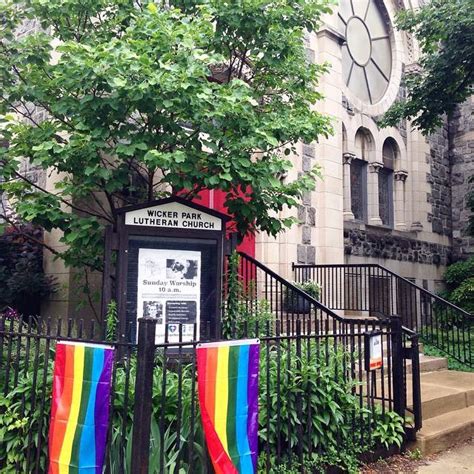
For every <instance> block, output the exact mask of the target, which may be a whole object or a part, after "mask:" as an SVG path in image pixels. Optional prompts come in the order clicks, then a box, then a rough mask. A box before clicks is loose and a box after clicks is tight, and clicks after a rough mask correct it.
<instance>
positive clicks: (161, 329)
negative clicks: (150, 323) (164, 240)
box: [137, 248, 201, 344]
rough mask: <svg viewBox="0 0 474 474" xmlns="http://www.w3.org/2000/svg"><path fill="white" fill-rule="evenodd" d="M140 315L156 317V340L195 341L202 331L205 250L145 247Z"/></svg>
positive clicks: (141, 256) (141, 257)
mask: <svg viewBox="0 0 474 474" xmlns="http://www.w3.org/2000/svg"><path fill="white" fill-rule="evenodd" d="M137 286H138V288H137V289H138V291H137V318H141V317H151V318H156V320H157V325H156V343H157V344H159V343H163V342H164V339H165V328H166V325H167V326H168V340H169V342H177V341H179V337H180V336H179V327H180V325H182V341H183V342H186V341H191V340H192V339H193V336H194V325H195V324H196V325H197V327H196V331H197V334H199V322H200V321H199V320H200V316H199V315H200V307H199V306H200V300H201V252H196V251H189V250H171V249H147V248H141V249H139V252H138V285H137Z"/></svg>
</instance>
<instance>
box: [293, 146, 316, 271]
mask: <svg viewBox="0 0 474 474" xmlns="http://www.w3.org/2000/svg"><path fill="white" fill-rule="evenodd" d="M315 157H316V150H315V146H314V145H307V144H303V153H302V158H301V159H302V164H301V167H302V170H303V173H306V172H308V171H310V170H311V169H312V168H313V166H314V163H313V161H314V159H315ZM298 221H299V222H300V223H301V224H300V225H301V226H302V232H301V243H299V244H298V246H297V249H296V251H297V257H296V258H297V261H298V263H316V247H315V246H314V242H313V241H312V237H311V234H312V232H311V228H312V227H315V226H316V209H315V208H314V207H313V206H312V193H311V192H307V193H305V194H304V195H303V202H302V205H301V206H299V207H298Z"/></svg>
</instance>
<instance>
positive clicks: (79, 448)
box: [48, 342, 114, 474]
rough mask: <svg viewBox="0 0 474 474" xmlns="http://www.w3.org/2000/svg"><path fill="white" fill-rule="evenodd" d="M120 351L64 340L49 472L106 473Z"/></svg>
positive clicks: (57, 368) (55, 381)
mask: <svg viewBox="0 0 474 474" xmlns="http://www.w3.org/2000/svg"><path fill="white" fill-rule="evenodd" d="M113 362H114V350H113V348H111V347H108V346H101V345H95V344H84V343H79V342H58V344H57V346H56V359H55V361H54V378H53V399H52V406H51V420H50V425H49V470H48V472H49V474H73V473H80V474H86V473H87V474H102V472H103V465H104V457H105V445H106V440H107V429H108V425H109V404H110V388H111V377H112V366H113Z"/></svg>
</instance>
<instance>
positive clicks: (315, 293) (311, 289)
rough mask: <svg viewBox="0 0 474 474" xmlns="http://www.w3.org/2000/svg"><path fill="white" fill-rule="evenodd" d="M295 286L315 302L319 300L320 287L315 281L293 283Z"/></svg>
mask: <svg viewBox="0 0 474 474" xmlns="http://www.w3.org/2000/svg"><path fill="white" fill-rule="evenodd" d="M295 286H296V287H297V288H299V289H300V290H303V291H304V292H305V293H308V295H310V296H312V297H313V298H314V299H316V300H319V298H320V296H321V285H320V284H319V283H316V282H315V281H312V280H307V281H304V282H303V283H295Z"/></svg>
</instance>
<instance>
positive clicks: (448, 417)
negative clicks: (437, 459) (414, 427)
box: [409, 406, 474, 455]
mask: <svg viewBox="0 0 474 474" xmlns="http://www.w3.org/2000/svg"><path fill="white" fill-rule="evenodd" d="M472 436H474V406H470V407H467V408H462V409H460V410H454V411H449V412H447V413H444V414H442V415H439V416H435V417H433V418H429V419H426V420H425V419H424V420H423V428H422V429H421V430H420V431H419V432H418V433H417V436H416V441H415V442H414V443H412V445H411V446H410V447H409V448H410V449H412V450H413V449H419V450H420V451H421V452H422V454H423V455H428V454H433V453H437V452H439V451H443V450H445V449H447V448H449V447H450V446H452V445H454V444H456V443H459V442H461V441H466V440H468V439H470V438H471V437H472Z"/></svg>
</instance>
